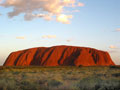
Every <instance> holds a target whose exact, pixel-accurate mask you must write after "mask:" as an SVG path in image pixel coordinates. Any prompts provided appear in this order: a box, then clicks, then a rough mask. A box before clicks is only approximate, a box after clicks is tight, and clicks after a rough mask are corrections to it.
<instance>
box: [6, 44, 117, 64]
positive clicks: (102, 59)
mask: <svg viewBox="0 0 120 90" xmlns="http://www.w3.org/2000/svg"><path fill="white" fill-rule="evenodd" d="M30 65H34V66H79V65H82V66H109V65H115V64H114V62H113V61H112V59H111V57H110V55H109V53H108V52H105V51H100V50H96V49H93V48H85V47H75V46H54V47H38V48H31V49H27V50H22V51H17V52H13V53H11V54H10V55H9V56H8V58H7V60H6V61H5V63H4V66H30Z"/></svg>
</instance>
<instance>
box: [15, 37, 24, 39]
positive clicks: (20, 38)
mask: <svg viewBox="0 0 120 90" xmlns="http://www.w3.org/2000/svg"><path fill="white" fill-rule="evenodd" d="M16 39H25V37H16Z"/></svg>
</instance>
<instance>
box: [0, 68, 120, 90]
mask: <svg viewBox="0 0 120 90" xmlns="http://www.w3.org/2000/svg"><path fill="white" fill-rule="evenodd" d="M0 90H120V67H114V66H110V67H35V66H33V67H0Z"/></svg>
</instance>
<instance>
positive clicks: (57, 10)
mask: <svg viewBox="0 0 120 90" xmlns="http://www.w3.org/2000/svg"><path fill="white" fill-rule="evenodd" d="M0 6H2V7H5V8H9V7H13V11H11V12H8V16H9V18H13V17H15V16H18V15H20V14H24V20H27V21H30V20H33V19H34V18H43V19H45V20H48V21H50V20H53V18H54V17H56V20H57V21H58V22H61V23H64V24H70V20H69V19H71V17H69V16H71V15H65V14H64V13H65V12H64V11H66V10H65V7H68V8H75V7H83V6H84V4H83V3H80V2H78V1H77V0H4V2H2V3H1V4H0ZM63 15H64V20H63V18H59V17H61V16H63ZM60 19H62V20H60Z"/></svg>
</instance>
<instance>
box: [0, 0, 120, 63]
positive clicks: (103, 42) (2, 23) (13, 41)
mask: <svg viewBox="0 0 120 90" xmlns="http://www.w3.org/2000/svg"><path fill="white" fill-rule="evenodd" d="M56 45H72V46H80V47H91V48H96V49H99V50H104V51H107V52H109V54H110V55H111V58H112V60H113V61H114V62H115V63H116V64H118V65H120V0H0V65H3V63H4V62H5V60H6V58H7V57H8V55H9V54H10V53H11V52H13V51H18V50H22V49H27V48H33V47H50V46H56Z"/></svg>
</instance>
